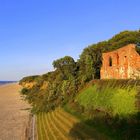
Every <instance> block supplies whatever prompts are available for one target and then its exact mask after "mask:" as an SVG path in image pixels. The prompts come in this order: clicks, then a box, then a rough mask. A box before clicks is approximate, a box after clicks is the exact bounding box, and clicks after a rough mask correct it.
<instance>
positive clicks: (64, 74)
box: [20, 31, 140, 112]
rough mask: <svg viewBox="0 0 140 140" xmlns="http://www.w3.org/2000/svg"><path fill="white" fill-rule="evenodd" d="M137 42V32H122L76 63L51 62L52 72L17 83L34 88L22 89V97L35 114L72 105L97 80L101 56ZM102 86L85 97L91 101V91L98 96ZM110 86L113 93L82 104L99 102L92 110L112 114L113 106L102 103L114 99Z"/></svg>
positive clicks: (65, 59) (90, 48) (89, 49)
mask: <svg viewBox="0 0 140 140" xmlns="http://www.w3.org/2000/svg"><path fill="white" fill-rule="evenodd" d="M138 42H140V31H124V32H121V33H119V34H117V35H115V36H114V37H112V38H111V39H109V40H107V41H102V42H99V43H97V44H92V45H90V46H88V47H87V48H85V49H84V50H83V52H82V54H81V55H80V59H79V60H78V61H77V62H75V60H74V59H73V58H72V57H70V56H65V57H63V58H60V59H57V60H55V61H54V62H53V66H54V69H55V70H54V71H52V72H48V73H46V74H43V75H40V76H38V75H37V76H29V77H25V78H23V79H22V80H21V81H20V84H21V85H22V83H30V82H31V83H32V82H33V83H35V84H34V86H33V87H32V88H31V89H23V90H22V94H23V95H24V97H25V99H26V100H28V101H29V103H31V105H32V106H33V110H34V111H35V112H38V111H46V112H47V111H49V110H51V109H53V108H55V107H57V106H59V105H62V104H66V103H67V102H70V101H73V100H74V97H75V95H76V94H77V93H78V92H79V90H81V89H82V88H83V87H84V86H85V85H86V83H88V82H89V81H91V80H93V79H99V78H100V68H101V65H102V53H103V52H106V51H112V50H114V49H118V48H120V47H123V46H124V45H127V44H129V43H135V44H136V43H138ZM137 50H139V49H137ZM122 82H123V81H122ZM45 83H47V86H46V87H45V88H44V85H45ZM102 84H103V85H105V84H106V82H103V83H102ZM102 84H101V85H99V87H92V89H89V91H87V92H88V93H87V94H89V95H90V96H91V97H92V96H93V95H92V92H94V90H95V91H96V88H98V90H97V91H98V92H99V89H100V90H101V89H102ZM23 85H24V84H23ZM123 85H124V84H123ZM110 86H111V87H112V89H111V88H106V89H102V92H103V90H104V93H103V95H104V96H100V97H98V96H95V97H94V98H93V97H92V98H93V99H92V98H91V97H90V96H88V98H89V99H88V98H87V100H86V99H85V104H87V106H88V104H90V103H91V101H90V100H91V99H92V100H94V101H96V100H98V102H95V104H94V106H95V107H96V106H98V107H99V109H101V110H103V109H105V110H106V109H107V110H108V111H109V112H111V109H113V108H111V107H112V106H111V107H110V103H109V102H105V101H104V102H102V100H109V99H110V98H111V96H113V93H112V91H113V90H114V89H113V85H110ZM111 90H112V91H111ZM90 91H92V92H90ZM121 92H123V91H119V90H118V94H119V93H121ZM121 95H122V94H119V95H118V96H121ZM85 96H87V95H85ZM81 98H82V97H81ZM83 98H85V97H83ZM115 99H116V97H115ZM110 102H111V101H110ZM122 102H123V101H122ZM102 106H104V108H102Z"/></svg>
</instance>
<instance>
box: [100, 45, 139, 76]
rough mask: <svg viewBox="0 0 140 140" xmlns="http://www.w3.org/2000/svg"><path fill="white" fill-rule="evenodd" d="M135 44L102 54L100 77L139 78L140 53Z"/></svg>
mask: <svg viewBox="0 0 140 140" xmlns="http://www.w3.org/2000/svg"><path fill="white" fill-rule="evenodd" d="M135 47H136V45H135V44H129V45H127V46H124V47H122V48H120V49H117V50H115V51H112V52H108V53H103V54H102V67H101V71H100V74H101V79H129V78H132V79H137V78H140V55H139V54H138V53H137V52H136V50H135Z"/></svg>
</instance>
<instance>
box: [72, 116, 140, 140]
mask: <svg viewBox="0 0 140 140" xmlns="http://www.w3.org/2000/svg"><path fill="white" fill-rule="evenodd" d="M70 136H71V137H73V138H74V139H79V140H92V139H93V140H94V139H95V140H108V139H110V140H140V114H137V115H135V116H132V117H131V118H119V117H118V116H116V117H114V118H109V117H105V116H102V117H99V116H98V117H94V118H92V119H88V120H85V121H81V122H79V123H77V124H75V125H74V126H73V128H72V129H71V131H70Z"/></svg>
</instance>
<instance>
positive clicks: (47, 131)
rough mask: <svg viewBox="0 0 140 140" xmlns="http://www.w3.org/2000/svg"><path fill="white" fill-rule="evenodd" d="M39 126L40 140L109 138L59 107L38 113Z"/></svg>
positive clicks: (105, 139) (103, 139) (102, 139)
mask: <svg viewBox="0 0 140 140" xmlns="http://www.w3.org/2000/svg"><path fill="white" fill-rule="evenodd" d="M37 128H38V129H37V130H38V140H53V139H55V140H76V139H85V140H87V139H90V140H93V139H100V140H107V139H108V138H106V137H105V136H103V135H102V134H99V133H98V132H97V131H95V130H94V129H93V128H90V127H89V126H87V125H86V124H84V123H83V124H82V123H80V122H79V120H78V119H76V118H75V117H73V116H72V115H70V114H68V113H66V112H65V111H63V110H62V109H58V108H57V109H56V110H54V111H51V112H49V113H39V114H38V115H37Z"/></svg>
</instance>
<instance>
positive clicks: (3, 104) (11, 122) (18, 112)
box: [0, 84, 29, 140]
mask: <svg viewBox="0 0 140 140" xmlns="http://www.w3.org/2000/svg"><path fill="white" fill-rule="evenodd" d="M20 89H21V87H20V86H19V85H18V84H8V85H2V86H0V140H24V136H25V134H24V131H25V129H26V125H27V123H28V116H29V112H28V111H27V110H25V109H27V108H28V107H29V105H28V104H27V103H25V102H24V101H22V100H21V97H20V94H19V91H20Z"/></svg>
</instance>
